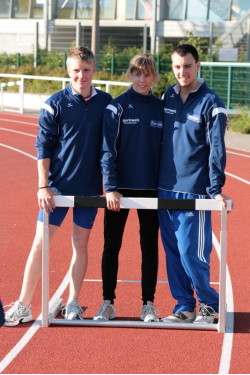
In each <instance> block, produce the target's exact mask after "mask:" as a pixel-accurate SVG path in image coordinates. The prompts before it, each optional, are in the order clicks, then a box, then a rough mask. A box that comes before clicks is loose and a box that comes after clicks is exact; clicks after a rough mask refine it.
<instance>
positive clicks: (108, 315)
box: [93, 300, 116, 320]
mask: <svg viewBox="0 0 250 375" xmlns="http://www.w3.org/2000/svg"><path fill="white" fill-rule="evenodd" d="M115 317H116V309H115V306H114V305H112V304H111V302H110V301H109V300H105V301H103V303H102V304H101V307H100V309H99V311H98V313H97V314H95V316H94V318H93V319H94V320H110V319H115Z"/></svg>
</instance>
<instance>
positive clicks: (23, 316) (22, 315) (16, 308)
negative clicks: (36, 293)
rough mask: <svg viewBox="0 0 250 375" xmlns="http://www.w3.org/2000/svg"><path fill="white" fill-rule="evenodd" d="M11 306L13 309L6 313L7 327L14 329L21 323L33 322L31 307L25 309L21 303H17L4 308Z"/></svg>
mask: <svg viewBox="0 0 250 375" xmlns="http://www.w3.org/2000/svg"><path fill="white" fill-rule="evenodd" d="M10 306H11V308H10V309H9V310H7V311H6V313H5V323H4V325H5V326H8V327H14V326H17V325H18V324H19V323H27V322H30V321H31V320H32V315H31V305H29V306H27V307H24V306H23V305H22V304H21V302H20V301H16V302H12V303H11V304H10V305H6V306H4V308H5V307H10Z"/></svg>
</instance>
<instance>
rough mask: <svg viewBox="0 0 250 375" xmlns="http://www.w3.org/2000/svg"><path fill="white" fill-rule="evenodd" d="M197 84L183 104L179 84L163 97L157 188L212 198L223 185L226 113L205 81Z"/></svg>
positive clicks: (168, 90) (169, 89) (219, 100)
mask: <svg viewBox="0 0 250 375" xmlns="http://www.w3.org/2000/svg"><path fill="white" fill-rule="evenodd" d="M199 81H200V83H201V85H200V86H199V88H198V89H197V90H196V91H194V92H191V93H190V94H189V95H188V98H187V100H186V102H185V103H184V104H183V103H182V101H181V99H180V96H179V91H180V86H179V84H177V85H173V86H170V87H169V88H168V89H167V91H166V92H165V94H164V103H165V106H164V129H163V147H162V155H161V163H160V178H159V188H160V189H164V190H170V191H176V192H184V193H192V194H199V195H207V194H209V196H210V197H212V198H214V197H215V196H216V195H217V194H219V193H221V188H222V186H223V185H224V183H225V174H224V169H225V165H226V150H225V142H224V134H225V129H226V110H225V107H224V104H223V103H222V101H221V99H220V98H219V97H218V96H217V95H216V94H215V93H214V92H213V91H212V90H210V89H209V88H208V87H207V85H206V83H205V81H204V80H202V79H199Z"/></svg>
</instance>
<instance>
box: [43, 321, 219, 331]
mask: <svg viewBox="0 0 250 375" xmlns="http://www.w3.org/2000/svg"><path fill="white" fill-rule="evenodd" d="M49 323H50V324H55V325H64V326H83V327H110V328H112V327H114V328H116V327H119V328H158V329H159V328H161V329H162V328H168V329H191V330H207V331H217V330H218V324H201V323H200V324H199V323H197V324H196V323H195V324H194V323H181V324H180V323H164V322H141V321H137V320H119V319H116V320H108V321H102V320H93V319H83V320H67V319H50V320H49Z"/></svg>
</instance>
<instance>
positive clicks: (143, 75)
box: [131, 72, 155, 95]
mask: <svg viewBox="0 0 250 375" xmlns="http://www.w3.org/2000/svg"><path fill="white" fill-rule="evenodd" d="M154 78H155V77H154V75H153V74H152V73H151V72H140V73H138V72H134V73H132V75H131V79H132V83H133V89H134V90H135V91H136V92H138V93H139V94H142V95H148V93H149V90H150V88H151V86H152V83H153V81H154Z"/></svg>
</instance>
